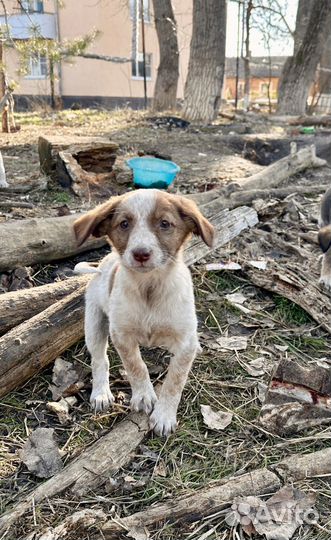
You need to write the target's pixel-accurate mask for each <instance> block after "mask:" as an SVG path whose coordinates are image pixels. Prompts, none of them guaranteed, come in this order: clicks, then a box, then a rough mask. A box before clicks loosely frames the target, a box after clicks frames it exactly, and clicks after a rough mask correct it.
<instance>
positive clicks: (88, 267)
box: [74, 262, 101, 274]
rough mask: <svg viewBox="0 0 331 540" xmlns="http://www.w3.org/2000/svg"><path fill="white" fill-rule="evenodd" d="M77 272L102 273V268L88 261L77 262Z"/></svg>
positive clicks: (75, 270) (75, 269)
mask: <svg viewBox="0 0 331 540" xmlns="http://www.w3.org/2000/svg"><path fill="white" fill-rule="evenodd" d="M74 272H75V274H101V270H100V269H99V268H98V267H97V265H96V266H94V265H93V263H91V264H89V263H88V262H80V263H78V264H76V266H75V268H74Z"/></svg>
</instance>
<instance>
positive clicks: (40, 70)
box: [25, 54, 47, 79]
mask: <svg viewBox="0 0 331 540" xmlns="http://www.w3.org/2000/svg"><path fill="white" fill-rule="evenodd" d="M25 77H26V79H46V77H47V58H46V56H44V55H42V54H34V55H32V56H30V59H29V63H28V72H27V74H26V76H25Z"/></svg>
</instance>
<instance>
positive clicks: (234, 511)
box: [226, 487, 317, 540]
mask: <svg viewBox="0 0 331 540" xmlns="http://www.w3.org/2000/svg"><path fill="white" fill-rule="evenodd" d="M315 498H316V497H315V495H314V494H309V495H306V494H305V493H303V492H302V491H300V490H298V489H294V488H291V487H283V488H281V489H280V490H279V491H278V492H277V493H275V495H273V496H272V497H270V499H268V500H267V501H262V500H261V499H260V498H258V497H253V496H249V497H236V498H235V499H234V501H233V504H232V506H231V512H230V513H229V514H228V516H227V517H226V522H227V524H228V525H230V526H235V525H238V524H240V525H241V527H242V529H243V531H244V532H245V533H246V534H249V535H251V534H255V533H257V534H260V535H264V536H265V538H266V539H267V540H290V538H292V536H293V534H294V533H295V531H296V529H297V528H298V527H299V526H300V525H302V524H303V523H311V521H312V520H313V521H316V519H317V514H316V512H314V511H313V505H314V502H315Z"/></svg>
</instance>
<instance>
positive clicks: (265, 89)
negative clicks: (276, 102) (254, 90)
mask: <svg viewBox="0 0 331 540" xmlns="http://www.w3.org/2000/svg"><path fill="white" fill-rule="evenodd" d="M268 86H269V85H268V83H262V84H261V88H260V91H261V94H262V96H263V97H268ZM270 91H271V88H270Z"/></svg>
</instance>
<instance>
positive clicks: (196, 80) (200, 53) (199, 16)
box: [183, 0, 226, 123]
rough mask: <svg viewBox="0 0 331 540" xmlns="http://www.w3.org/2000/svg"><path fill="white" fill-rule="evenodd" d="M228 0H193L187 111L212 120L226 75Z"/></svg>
mask: <svg viewBox="0 0 331 540" xmlns="http://www.w3.org/2000/svg"><path fill="white" fill-rule="evenodd" d="M225 34H226V0H193V27H192V39H191V46H190V60H189V66H188V75H187V79H186V84H185V91H184V105H183V115H184V116H185V117H186V118H188V119H189V120H193V121H200V122H205V123H208V122H211V121H212V120H214V119H215V117H216V116H217V113H218V110H219V106H220V99H221V91H222V84H223V77H224V65H225Z"/></svg>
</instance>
